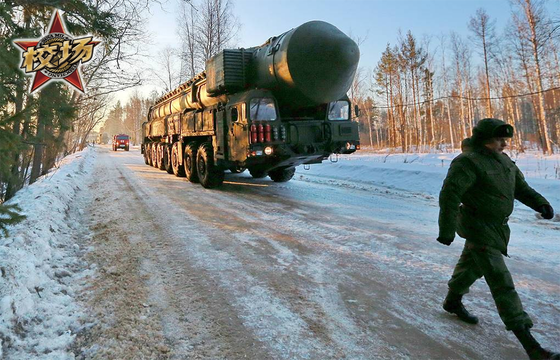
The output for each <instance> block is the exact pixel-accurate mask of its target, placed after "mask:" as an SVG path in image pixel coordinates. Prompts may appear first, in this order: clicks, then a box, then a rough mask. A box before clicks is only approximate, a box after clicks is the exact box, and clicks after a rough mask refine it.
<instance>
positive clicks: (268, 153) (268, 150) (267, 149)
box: [264, 146, 273, 155]
mask: <svg viewBox="0 0 560 360" xmlns="http://www.w3.org/2000/svg"><path fill="white" fill-rule="evenodd" d="M272 152H273V149H272V146H267V147H265V148H264V153H265V154H266V155H272Z"/></svg>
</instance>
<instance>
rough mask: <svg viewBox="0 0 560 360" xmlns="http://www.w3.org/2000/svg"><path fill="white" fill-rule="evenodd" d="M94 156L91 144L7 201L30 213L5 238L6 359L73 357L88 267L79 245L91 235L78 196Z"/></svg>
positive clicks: (2, 311)
mask: <svg viewBox="0 0 560 360" xmlns="http://www.w3.org/2000/svg"><path fill="white" fill-rule="evenodd" d="M94 161H95V152H94V151H90V149H85V150H84V151H82V152H79V153H76V154H73V155H71V156H68V157H66V158H64V159H63V160H62V161H61V162H60V164H58V167H57V168H56V169H54V170H52V171H51V172H50V173H49V174H47V175H45V176H43V177H41V178H40V179H38V180H37V182H35V183H34V184H32V185H31V186H28V187H26V188H24V189H22V190H20V191H19V192H18V193H17V194H16V196H15V197H14V198H13V199H12V200H10V201H9V202H8V204H17V205H19V207H20V208H21V209H22V214H24V215H26V216H27V218H26V219H25V220H24V221H23V222H22V223H20V224H17V225H15V226H13V227H11V228H9V237H8V238H0V270H1V273H2V276H1V277H0V358H3V357H2V356H3V354H4V355H5V356H8V355H9V358H11V359H31V358H35V357H37V358H41V359H66V358H74V357H73V355H71V354H70V353H69V352H68V347H69V346H70V344H71V343H72V341H73V339H74V334H75V333H76V332H77V331H78V330H79V327H80V321H79V320H80V316H81V309H80V307H79V306H78V305H77V303H76V301H75V295H76V293H77V292H78V291H80V289H81V286H82V281H81V279H82V278H83V277H84V275H85V274H86V273H88V271H89V270H85V269H86V268H85V265H86V264H84V263H83V262H82V260H80V256H79V254H80V252H81V251H82V249H80V247H79V246H78V245H77V244H76V238H77V237H79V236H81V235H84V234H85V233H84V231H85V229H83V228H82V227H81V226H80V221H81V212H80V207H79V203H80V199H79V197H77V194H78V193H79V191H80V190H83V191H87V189H86V188H85V185H84V183H85V180H86V179H87V177H88V175H89V174H90V172H91V168H92V164H93V163H94ZM7 349H9V351H7Z"/></svg>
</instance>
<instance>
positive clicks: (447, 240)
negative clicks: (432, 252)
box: [437, 236, 453, 246]
mask: <svg viewBox="0 0 560 360" xmlns="http://www.w3.org/2000/svg"><path fill="white" fill-rule="evenodd" d="M437 241H438V242H440V243H442V244H443V245H447V246H449V245H451V243H452V242H453V238H445V237H441V236H440V237H438V238H437Z"/></svg>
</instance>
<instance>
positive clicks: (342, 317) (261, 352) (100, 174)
mask: <svg viewBox="0 0 560 360" xmlns="http://www.w3.org/2000/svg"><path fill="white" fill-rule="evenodd" d="M96 151H97V160H96V163H95V167H94V169H93V171H92V174H91V184H90V185H89V186H90V191H89V192H88V193H87V194H89V195H91V198H90V199H89V202H88V206H87V208H86V209H85V214H84V216H85V217H86V218H89V219H90V223H89V226H90V228H91V230H92V232H93V234H92V239H93V240H92V243H91V244H90V246H91V251H90V253H89V254H88V261H90V262H93V263H95V264H97V266H98V269H99V275H98V276H97V277H96V278H95V279H93V281H92V284H91V287H90V288H89V292H88V293H87V294H86V295H85V296H84V301H85V302H86V304H87V306H89V307H91V309H93V310H92V314H93V315H92V316H94V317H95V318H96V319H97V320H96V321H97V322H96V324H95V325H94V326H93V327H92V328H91V329H90V330H88V331H85V332H83V333H81V334H79V336H78V339H77V342H76V349H77V350H78V349H79V350H78V351H77V353H81V354H82V356H84V355H85V356H86V357H87V356H96V355H97V356H101V357H103V358H125V357H130V356H132V357H136V358H139V357H142V356H143V357H146V358H172V359H182V358H189V359H202V358H205V359H222V358H223V359H239V358H245V357H246V358H250V359H327V358H328V359H342V358H347V359H524V358H525V354H524V353H523V351H522V349H521V347H520V346H519V345H518V343H517V341H516V339H515V337H514V336H513V334H511V333H510V332H507V331H506V330H505V328H504V326H503V324H502V323H501V321H500V319H499V317H498V314H497V312H496V309H495V305H494V303H493V301H492V298H491V296H490V292H489V290H488V287H487V286H486V284H485V283H484V281H483V280H480V281H479V282H477V283H476V284H475V286H474V287H473V288H472V291H471V293H470V294H469V295H467V297H466V299H465V300H466V301H465V302H466V306H467V307H468V308H469V309H471V310H472V311H473V312H474V313H475V314H477V315H478V316H479V317H480V318H481V322H480V324H479V325H478V326H472V325H467V324H463V323H461V322H459V321H458V320H457V319H456V318H455V317H453V316H450V315H448V314H446V313H445V312H444V311H443V310H442V309H441V302H442V299H443V297H444V296H445V293H446V290H447V286H446V282H447V280H448V279H449V276H450V275H451V273H452V269H453V266H454V265H455V263H456V261H457V259H458V257H459V254H460V251H461V248H462V244H463V241H462V240H461V239H456V241H455V243H454V244H453V245H452V246H451V247H445V246H443V245H440V244H438V243H437V242H436V241H435V237H436V235H437V226H436V222H437V220H436V219H437V214H438V206H437V197H435V196H432V195H430V194H420V193H414V192H407V191H405V190H395V189H387V188H384V187H382V186H376V185H372V184H369V185H367V184H361V185H360V186H355V184H354V185H349V184H348V182H346V181H342V180H341V181H337V180H332V179H331V180H328V179H327V180H325V178H324V177H320V176H317V175H311V174H312V173H311V172H306V171H305V170H303V169H302V168H298V171H297V172H296V176H295V178H294V180H292V181H290V182H288V183H284V184H276V183H273V182H272V181H270V180H269V179H268V178H267V179H258V180H257V179H253V178H251V177H250V176H249V175H248V174H246V173H244V174H239V175H234V174H227V175H226V181H225V183H224V186H223V187H222V188H220V189H217V190H206V189H204V188H202V187H201V186H200V185H197V184H191V183H189V182H187V181H186V180H185V179H184V178H178V177H175V176H173V175H169V174H167V173H166V172H164V171H160V170H157V169H155V168H153V167H150V166H148V165H145V164H144V162H143V158H142V157H141V156H140V155H139V153H138V150H136V151H131V152H122V151H118V152H112V151H109V150H108V148H103V147H102V148H96ZM439 186H441V184H440V185H439ZM437 191H439V188H438V189H435V193H437ZM556 220H558V219H556ZM512 222H513V224H512V228H513V229H512V230H513V231H512V232H513V234H514V238H513V239H512V243H511V248H510V253H511V256H512V258H511V259H507V260H506V261H507V264H508V266H509V267H510V270H511V272H512V273H513V276H514V279H515V281H516V285H517V288H518V291H519V293H520V295H521V298H522V301H523V303H524V305H525V307H526V310H527V312H529V313H530V314H531V315H532V316H533V318H534V320H535V323H536V325H535V328H534V333H535V336H536V337H538V338H539V339H540V340H542V343H543V345H544V346H547V347H555V348H558V344H559V343H560V342H559V340H560V329H559V327H558V324H560V309H559V307H560V306H559V300H560V278H559V276H558V275H559V270H560V266H559V262H560V261H559V259H558V244H557V243H558V242H559V240H560V238H559V236H558V234H559V229H560V226H559V223H558V222H550V221H549V222H547V221H544V220H542V219H538V218H537V217H536V216H535V214H534V212H533V211H532V210H530V209H521V208H520V209H519V210H516V216H515V217H514V218H513V220H512ZM547 247H550V249H554V251H552V252H551V251H547V250H546V248H547ZM133 354H134V355H133Z"/></svg>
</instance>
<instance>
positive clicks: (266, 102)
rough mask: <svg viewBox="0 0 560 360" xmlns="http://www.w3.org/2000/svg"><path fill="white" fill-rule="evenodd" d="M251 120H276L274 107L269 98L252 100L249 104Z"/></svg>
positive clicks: (272, 101)
mask: <svg viewBox="0 0 560 360" xmlns="http://www.w3.org/2000/svg"><path fill="white" fill-rule="evenodd" d="M249 107H250V109H251V113H250V116H251V120H253V121H259V120H264V121H267V120H268V121H272V120H276V106H275V105H274V100H273V99H270V98H254V99H251V102H250V103H249Z"/></svg>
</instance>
